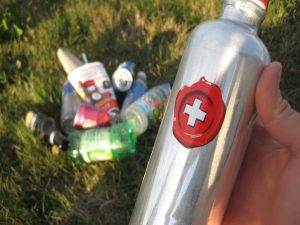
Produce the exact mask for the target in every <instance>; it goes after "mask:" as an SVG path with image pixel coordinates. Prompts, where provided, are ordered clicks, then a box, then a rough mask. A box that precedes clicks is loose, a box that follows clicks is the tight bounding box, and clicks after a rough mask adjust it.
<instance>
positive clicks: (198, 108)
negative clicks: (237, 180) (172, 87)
mask: <svg viewBox="0 0 300 225" xmlns="http://www.w3.org/2000/svg"><path fill="white" fill-rule="evenodd" d="M224 116H225V105H224V102H223V99H222V93H221V90H220V88H219V87H218V86H217V85H216V84H213V83H210V82H208V81H207V80H206V79H205V77H201V79H200V80H199V81H198V82H196V83H194V84H193V85H191V86H184V87H183V88H182V89H181V90H179V92H178V94H177V97H176V102H175V111H174V121H173V134H174V136H175V137H176V138H177V140H178V141H179V142H180V143H181V144H182V145H183V146H185V147H186V148H195V147H200V146H203V145H206V144H208V143H209V142H210V141H211V140H213V139H214V137H215V136H216V135H217V134H218V132H219V130H220V128H221V125H222V123H223V120H224Z"/></svg>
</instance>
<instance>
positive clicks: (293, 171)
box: [222, 62, 300, 225]
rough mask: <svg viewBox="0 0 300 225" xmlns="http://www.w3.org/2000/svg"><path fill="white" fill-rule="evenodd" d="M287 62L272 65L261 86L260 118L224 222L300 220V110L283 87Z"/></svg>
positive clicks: (285, 224)
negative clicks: (282, 82)
mask: <svg viewBox="0 0 300 225" xmlns="http://www.w3.org/2000/svg"><path fill="white" fill-rule="evenodd" d="M280 77H281V64H280V63H278V62H273V63H271V64H270V65H268V66H267V67H266V68H265V70H264V71H263V74H262V76H261V78H260V80H259V82H258V86H257V89H256V108H257V112H258V116H259V118H260V121H259V122H258V123H257V124H256V125H255V127H254V130H253V134H252V137H251V140H250V144H249V146H248V149H247V152H246V155H245V159H244V161H243V164H242V167H241V170H240V172H239V176H238V178H237V181H236V184H235V187H234V190H233V192H232V196H231V199H230V201H229V204H228V208H227V211H226V213H225V215H224V220H223V223H222V225H250V224H251V225H297V224H300V114H299V113H298V112H296V111H295V110H293V109H292V108H291V107H290V106H289V104H288V103H287V101H286V100H284V99H283V98H282V96H281V93H280V91H279V83H280Z"/></svg>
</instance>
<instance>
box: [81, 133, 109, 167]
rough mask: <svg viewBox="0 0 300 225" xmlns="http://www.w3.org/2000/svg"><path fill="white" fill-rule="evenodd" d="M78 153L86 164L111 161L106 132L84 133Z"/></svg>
mask: <svg viewBox="0 0 300 225" xmlns="http://www.w3.org/2000/svg"><path fill="white" fill-rule="evenodd" d="M104 147H106V148H105V149H104ZM79 152H80V154H81V156H82V158H83V159H84V161H85V162H87V163H90V162H95V161H99V160H110V159H112V154H111V149H110V136H109V132H108V130H106V129H103V130H101V131H100V130H98V131H97V132H93V130H91V131H90V132H85V133H84V134H83V135H82V137H81V142H80V149H79Z"/></svg>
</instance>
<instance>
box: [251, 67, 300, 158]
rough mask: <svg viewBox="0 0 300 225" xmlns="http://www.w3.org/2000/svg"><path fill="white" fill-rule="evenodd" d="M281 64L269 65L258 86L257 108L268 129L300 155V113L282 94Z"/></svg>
mask: <svg viewBox="0 0 300 225" xmlns="http://www.w3.org/2000/svg"><path fill="white" fill-rule="evenodd" d="M281 69H282V67H281V64H280V63H279V62H273V63H271V64H270V65H268V66H267V67H266V68H265V70H264V71H263V73H262V76H261V77H260V79H259V81H258V84H257V88H256V109H257V113H258V115H259V117H260V119H261V121H262V123H263V124H264V126H265V128H266V130H267V131H268V132H269V133H270V135H271V136H272V137H273V138H274V139H275V140H276V141H278V142H279V143H281V144H283V145H284V146H286V147H288V148H289V149H290V150H291V151H292V153H293V154H295V155H297V156H299V157H300V114H299V113H298V112H296V111H295V110H293V109H292V108H291V107H290V105H289V104H288V102H287V101H286V100H284V99H283V98H282V96H281V93H280V89H279V84H280V78H281Z"/></svg>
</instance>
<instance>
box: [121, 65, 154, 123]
mask: <svg viewBox="0 0 300 225" xmlns="http://www.w3.org/2000/svg"><path fill="white" fill-rule="evenodd" d="M147 89H148V87H147V75H146V73H145V72H143V71H139V72H138V73H137V76H136V79H135V81H134V82H133V83H132V86H131V88H130V89H129V90H128V91H127V92H126V96H125V99H124V101H123V104H122V108H121V118H122V119H123V120H124V119H125V110H126V109H127V108H128V106H129V105H131V104H132V103H133V102H134V101H135V100H137V99H138V98H140V97H142V96H143V95H144V94H145V92H146V91H147Z"/></svg>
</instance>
